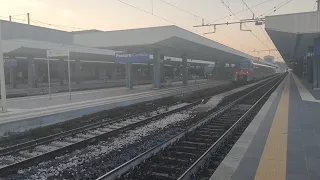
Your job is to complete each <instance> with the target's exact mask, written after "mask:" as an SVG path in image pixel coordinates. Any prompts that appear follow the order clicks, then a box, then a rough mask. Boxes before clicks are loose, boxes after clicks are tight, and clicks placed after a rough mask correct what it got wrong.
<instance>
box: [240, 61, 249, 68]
mask: <svg viewBox="0 0 320 180" xmlns="http://www.w3.org/2000/svg"><path fill="white" fill-rule="evenodd" d="M240 68H241V69H244V70H245V69H249V68H250V64H249V63H247V62H245V63H241V64H240Z"/></svg>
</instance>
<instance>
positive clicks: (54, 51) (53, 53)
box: [47, 49, 69, 57]
mask: <svg viewBox="0 0 320 180" xmlns="http://www.w3.org/2000/svg"><path fill="white" fill-rule="evenodd" d="M67 56H69V50H57V49H50V50H47V57H67Z"/></svg>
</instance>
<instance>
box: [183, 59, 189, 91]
mask: <svg viewBox="0 0 320 180" xmlns="http://www.w3.org/2000/svg"><path fill="white" fill-rule="evenodd" d="M182 74H183V77H182V78H183V79H182V84H183V85H184V86H186V85H188V62H187V56H186V55H183V56H182Z"/></svg>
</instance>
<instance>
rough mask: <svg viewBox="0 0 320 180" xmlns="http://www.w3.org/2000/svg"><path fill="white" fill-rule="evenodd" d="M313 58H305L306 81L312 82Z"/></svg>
mask: <svg viewBox="0 0 320 180" xmlns="http://www.w3.org/2000/svg"><path fill="white" fill-rule="evenodd" d="M312 66H313V58H308V59H307V80H308V83H312V82H313V67H312Z"/></svg>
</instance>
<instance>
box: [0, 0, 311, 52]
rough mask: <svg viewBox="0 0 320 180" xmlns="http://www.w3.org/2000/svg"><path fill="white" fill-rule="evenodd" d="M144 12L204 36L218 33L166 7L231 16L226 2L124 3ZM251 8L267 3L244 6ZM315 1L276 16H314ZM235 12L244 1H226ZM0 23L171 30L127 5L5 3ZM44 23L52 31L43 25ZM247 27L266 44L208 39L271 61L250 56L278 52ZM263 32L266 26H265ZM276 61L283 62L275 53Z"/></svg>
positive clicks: (100, 1)
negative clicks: (213, 32) (27, 16)
mask: <svg viewBox="0 0 320 180" xmlns="http://www.w3.org/2000/svg"><path fill="white" fill-rule="evenodd" d="M122 1H124V2H126V3H128V4H131V5H133V6H137V7H139V8H141V9H143V10H145V11H148V12H152V11H153V13H154V14H155V15H157V16H161V17H163V18H165V19H168V20H170V21H172V22H174V23H176V24H177V25H179V26H180V27H183V28H185V29H188V30H190V31H193V32H195V33H198V34H200V35H202V34H203V33H205V32H209V31H212V30H213V28H209V27H205V28H194V27H193V26H194V25H197V24H201V21H202V20H201V18H198V17H195V16H193V15H191V14H188V13H186V12H183V11H181V10H179V9H177V8H175V7H172V6H169V5H167V4H166V3H164V2H163V1H167V2H169V3H171V4H173V5H175V6H177V7H179V8H182V9H185V10H187V11H189V12H190V13H193V14H195V15H197V16H199V17H202V18H204V20H205V23H210V22H214V21H216V20H219V19H220V18H222V17H225V16H228V15H230V14H231V13H230V12H229V11H228V9H227V8H226V7H225V6H224V5H223V4H222V3H221V0H163V1H161V0H122ZM244 1H245V2H246V3H247V4H248V6H249V7H252V6H254V5H257V4H259V3H262V2H265V1H268V0H244ZM283 1H285V0H269V2H267V3H265V4H263V5H261V6H258V7H256V8H253V9H252V10H253V12H254V13H255V15H256V16H260V15H261V14H263V13H265V12H268V10H270V9H272V8H273V7H275V6H277V5H278V4H280V3H281V2H283ZM315 1H316V0H292V1H291V2H290V3H288V4H287V5H286V6H284V7H282V8H281V9H279V10H277V11H276V12H274V13H272V15H275V14H286V13H294V12H305V11H312V10H313V9H314V5H315ZM224 2H225V3H226V4H228V5H229V7H230V9H231V10H232V11H234V12H238V11H241V10H244V9H246V7H245V5H244V4H243V2H242V0H224ZM0 4H1V6H0V19H8V16H9V15H18V14H26V13H30V16H31V23H32V24H34V25H40V26H45V27H50V28H55V29H61V30H68V31H72V30H79V29H71V28H66V27H58V26H56V25H62V26H71V27H76V28H80V29H82V30H84V29H99V30H115V29H129V28H140V27H150V26H161V25H170V24H172V23H170V22H167V21H165V20H162V19H160V18H157V17H155V16H153V15H150V14H148V13H145V12H143V11H140V10H138V9H135V8H132V7H130V6H128V5H125V4H123V3H121V2H119V1H118V0H0ZM237 16H238V17H239V18H241V19H242V18H251V17H252V14H251V12H250V11H246V12H244V13H240V14H238V15H237ZM25 17H26V16H25V15H20V16H13V18H15V19H13V21H16V22H24V23H26V18H25ZM38 21H41V22H45V23H49V24H53V25H54V26H53V25H48V24H43V23H40V22H38ZM227 21H229V22H231V21H237V19H236V18H235V17H230V18H226V19H223V20H220V21H217V22H227ZM247 27H248V28H250V29H251V30H252V32H253V33H254V34H255V35H256V36H257V37H258V38H260V39H261V40H262V41H263V43H264V44H262V43H261V42H260V41H259V40H258V39H257V38H255V37H254V35H252V34H251V33H250V32H242V31H240V30H239V25H229V26H218V27H217V33H215V34H210V35H206V36H205V37H207V38H210V39H212V40H214V41H218V42H220V43H223V44H225V45H228V46H230V47H233V48H235V49H238V50H241V51H244V52H246V53H249V54H251V55H255V56H260V57H261V56H264V55H268V54H269V52H264V53H260V54H258V53H252V52H249V51H253V50H254V49H257V50H265V49H273V48H274V45H273V44H272V43H271V42H270V41H268V40H267V38H266V36H265V34H264V33H263V32H262V30H261V28H260V27H259V26H255V25H253V24H247ZM262 28H263V29H264V26H262ZM271 55H275V56H279V54H278V53H276V52H272V53H271Z"/></svg>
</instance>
